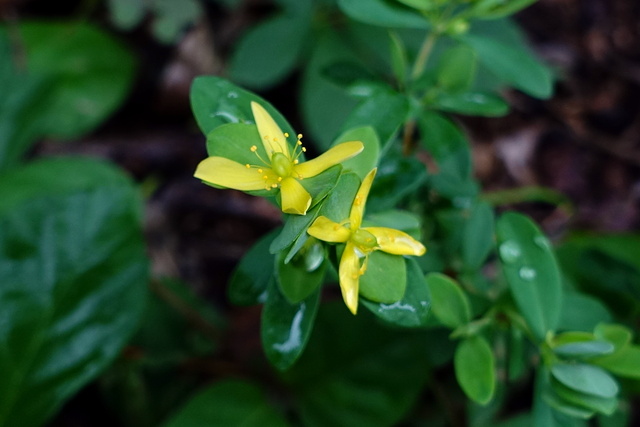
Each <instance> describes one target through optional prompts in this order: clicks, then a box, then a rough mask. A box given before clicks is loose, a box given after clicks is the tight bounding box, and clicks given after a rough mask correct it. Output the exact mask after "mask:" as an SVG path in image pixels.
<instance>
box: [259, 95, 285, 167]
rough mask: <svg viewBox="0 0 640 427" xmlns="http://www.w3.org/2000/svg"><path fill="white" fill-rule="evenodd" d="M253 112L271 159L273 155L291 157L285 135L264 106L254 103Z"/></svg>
mask: <svg viewBox="0 0 640 427" xmlns="http://www.w3.org/2000/svg"><path fill="white" fill-rule="evenodd" d="M251 111H252V112H253V118H254V120H255V121H256V126H257V127H258V133H259V134H260V138H261V139H262V144H263V145H264V149H265V150H266V151H267V156H268V157H269V159H271V155H272V154H273V153H283V154H284V155H286V156H287V157H291V156H290V154H289V147H288V145H287V139H286V138H285V136H284V133H283V132H282V130H281V129H280V126H278V124H277V123H276V121H275V120H273V118H272V117H271V115H269V113H268V112H267V110H265V109H264V107H263V106H262V105H260V104H258V103H257V102H253V101H252V102H251Z"/></svg>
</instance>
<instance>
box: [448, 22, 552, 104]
mask: <svg viewBox="0 0 640 427" xmlns="http://www.w3.org/2000/svg"><path fill="white" fill-rule="evenodd" d="M505 22H506V21H502V22H501V21H492V22H491V23H490V26H489V25H488V26H482V25H480V24H478V23H476V24H475V25H473V26H472V27H471V31H470V32H468V33H466V34H464V35H462V36H460V39H461V40H462V41H463V42H465V43H467V44H468V45H469V46H471V47H472V48H473V49H474V50H475V51H476V53H477V54H478V59H479V60H480V61H481V62H482V64H483V65H484V66H485V67H486V68H488V69H489V70H490V71H491V72H493V73H494V74H495V75H496V76H497V77H498V78H500V79H502V80H503V81H505V82H506V83H508V84H510V85H512V86H514V87H515V88H517V89H520V90H522V91H523V92H526V93H528V94H529V95H531V96H535V97H537V98H542V99H546V98H548V97H550V96H551V93H552V90H553V86H552V83H553V81H552V75H551V71H550V70H549V68H548V67H546V66H545V65H543V64H542V63H541V62H540V60H538V58H536V56H535V54H534V53H533V52H532V51H531V49H530V48H528V46H527V45H526V44H525V43H524V42H523V40H522V36H521V34H518V36H519V37H510V38H509V39H506V38H499V37H496V36H495V32H496V31H499V29H500V28H502V27H504V26H507V27H509V24H508V23H505ZM487 28H489V30H488V31H487ZM514 28H515V26H512V27H511V28H508V29H507V30H506V31H505V32H515V31H517V30H516V29H514Z"/></svg>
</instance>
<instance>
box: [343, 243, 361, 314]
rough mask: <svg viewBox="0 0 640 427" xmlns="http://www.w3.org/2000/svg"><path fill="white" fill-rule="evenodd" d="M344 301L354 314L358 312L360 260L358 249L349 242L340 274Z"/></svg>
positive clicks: (345, 249)
mask: <svg viewBox="0 0 640 427" xmlns="http://www.w3.org/2000/svg"><path fill="white" fill-rule="evenodd" d="M338 275H339V276H340V289H341V290H342V299H343V300H344V303H345V304H346V305H347V307H348V308H349V310H351V312H352V313H353V314H356V312H357V311H358V287H359V285H360V258H358V254H357V253H356V248H355V246H354V245H353V243H351V242H347V246H346V247H345V248H344V252H343V253H342V258H340V267H339V273H338Z"/></svg>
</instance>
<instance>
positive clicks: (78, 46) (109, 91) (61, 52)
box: [20, 22, 135, 139]
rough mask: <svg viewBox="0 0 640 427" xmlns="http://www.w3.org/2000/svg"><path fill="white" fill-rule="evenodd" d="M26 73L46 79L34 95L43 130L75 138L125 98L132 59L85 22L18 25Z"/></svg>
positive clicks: (99, 120)
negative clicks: (42, 93)
mask: <svg viewBox="0 0 640 427" xmlns="http://www.w3.org/2000/svg"><path fill="white" fill-rule="evenodd" d="M20 35H21V42H22V43H23V47H24V49H25V52H26V59H27V63H28V72H29V74H30V75H33V76H35V78H39V77H40V76H42V77H46V78H48V79H49V82H48V84H49V85H50V88H49V91H48V93H47V95H48V96H46V97H45V98H44V99H39V100H38V103H37V105H38V107H37V110H38V114H39V115H40V116H41V117H42V123H41V124H42V129H41V131H42V134H44V135H47V136H51V137H54V138H59V139H73V138H77V137H79V136H81V135H83V134H86V133H87V132H89V131H91V130H93V129H94V128H95V127H97V126H98V125H99V124H100V123H102V122H103V121H104V120H105V119H106V118H107V117H108V116H109V115H110V114H111V113H112V112H113V111H114V110H115V109H116V108H117V107H118V106H119V105H120V104H121V103H122V102H123V101H124V99H125V97H126V96H127V94H128V92H129V89H130V87H131V84H132V83H133V78H134V71H135V58H134V57H133V55H132V54H131V53H130V52H129V50H127V49H126V48H125V47H124V46H122V45H121V44H120V43H118V42H117V41H116V40H114V39H113V38H112V37H111V36H110V35H108V34H107V33H105V32H103V31H102V30H100V29H98V28H97V27H95V26H93V25H90V24H88V23H80V22H67V23H61V22H56V23H45V22H26V23H23V24H21V25H20Z"/></svg>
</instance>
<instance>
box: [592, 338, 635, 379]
mask: <svg viewBox="0 0 640 427" xmlns="http://www.w3.org/2000/svg"><path fill="white" fill-rule="evenodd" d="M589 362H591V363H593V364H595V365H598V366H600V367H602V368H604V369H606V370H608V371H609V372H611V373H614V374H616V375H618V376H621V377H626V378H633V379H636V380H638V379H640V346H637V345H629V346H626V347H623V348H622V349H620V350H617V351H616V352H615V353H613V354H611V355H608V356H602V357H598V358H596V359H591V360H590V361H589Z"/></svg>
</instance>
